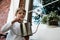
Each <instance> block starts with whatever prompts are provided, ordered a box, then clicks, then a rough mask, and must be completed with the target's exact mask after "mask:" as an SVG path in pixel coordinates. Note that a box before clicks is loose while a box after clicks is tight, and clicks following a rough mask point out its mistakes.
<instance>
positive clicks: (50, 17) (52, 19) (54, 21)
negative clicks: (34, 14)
mask: <svg viewBox="0 0 60 40" xmlns="http://www.w3.org/2000/svg"><path fill="white" fill-rule="evenodd" d="M59 20H60V18H59V16H58V15H57V14H56V13H55V12H50V13H49V14H47V15H46V16H44V17H43V18H42V23H44V24H45V23H47V24H48V25H55V26H58V21H59Z"/></svg>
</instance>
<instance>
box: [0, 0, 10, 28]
mask: <svg viewBox="0 0 60 40" xmlns="http://www.w3.org/2000/svg"><path fill="white" fill-rule="evenodd" d="M10 1H11V0H2V1H0V29H1V27H2V26H3V25H4V24H5V23H6V21H7V17H8V12H9V7H10Z"/></svg>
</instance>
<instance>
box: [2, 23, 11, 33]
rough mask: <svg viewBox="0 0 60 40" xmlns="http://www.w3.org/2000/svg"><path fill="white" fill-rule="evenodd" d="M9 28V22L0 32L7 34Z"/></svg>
mask: <svg viewBox="0 0 60 40" xmlns="http://www.w3.org/2000/svg"><path fill="white" fill-rule="evenodd" d="M11 27H12V23H11V22H9V23H6V24H5V25H4V26H3V27H2V28H1V32H2V33H4V32H7V31H8V30H9V29H10V28H11Z"/></svg>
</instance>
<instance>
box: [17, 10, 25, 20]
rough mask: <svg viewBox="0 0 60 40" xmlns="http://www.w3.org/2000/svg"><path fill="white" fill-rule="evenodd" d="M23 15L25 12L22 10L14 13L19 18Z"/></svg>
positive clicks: (21, 18) (22, 17)
mask: <svg viewBox="0 0 60 40" xmlns="http://www.w3.org/2000/svg"><path fill="white" fill-rule="evenodd" d="M25 15H26V12H24V11H22V10H21V11H18V12H17V15H16V17H17V18H18V19H19V20H23V19H24V17H25Z"/></svg>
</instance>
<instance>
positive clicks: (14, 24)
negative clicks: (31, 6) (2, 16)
mask: <svg viewBox="0 0 60 40" xmlns="http://www.w3.org/2000/svg"><path fill="white" fill-rule="evenodd" d="M25 15H26V11H25V10H24V9H18V10H17V12H16V18H14V20H13V21H11V22H8V23H6V24H5V25H4V26H3V27H2V29H1V31H2V32H6V31H8V30H9V33H8V35H7V38H6V40H24V39H25V40H29V36H24V37H22V36H19V35H16V34H20V35H21V30H20V25H21V23H22V22H23V20H24V17H25ZM13 31H14V32H15V33H16V34H14V32H13Z"/></svg>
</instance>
